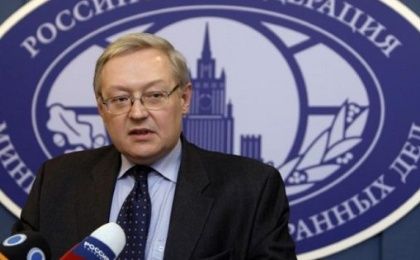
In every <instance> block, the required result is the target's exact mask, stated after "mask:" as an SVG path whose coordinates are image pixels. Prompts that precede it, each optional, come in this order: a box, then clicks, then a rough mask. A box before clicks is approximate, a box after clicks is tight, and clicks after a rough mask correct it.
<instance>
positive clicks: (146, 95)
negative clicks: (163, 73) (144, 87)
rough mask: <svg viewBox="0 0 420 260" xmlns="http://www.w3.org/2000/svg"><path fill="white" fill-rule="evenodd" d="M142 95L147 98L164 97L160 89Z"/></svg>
mask: <svg viewBox="0 0 420 260" xmlns="http://www.w3.org/2000/svg"><path fill="white" fill-rule="evenodd" d="M144 97H145V98H148V99H160V98H163V97H164V94H163V92H161V91H155V92H150V93H145V94H144Z"/></svg>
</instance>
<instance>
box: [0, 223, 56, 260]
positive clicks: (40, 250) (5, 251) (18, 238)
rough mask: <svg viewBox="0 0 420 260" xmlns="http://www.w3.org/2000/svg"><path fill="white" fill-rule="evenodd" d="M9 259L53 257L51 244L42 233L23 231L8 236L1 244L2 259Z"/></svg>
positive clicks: (40, 259) (0, 253) (43, 258)
mask: <svg viewBox="0 0 420 260" xmlns="http://www.w3.org/2000/svg"><path fill="white" fill-rule="evenodd" d="M8 259H28V260H35V259H36V260H46V259H51V250H50V246H49V245H48V243H47V241H46V240H45V239H44V238H43V237H42V236H41V234H40V233H38V232H34V231H29V230H28V231H22V232H20V233H17V234H15V235H12V236H10V237H8V238H6V239H5V240H4V241H3V242H2V243H1V244H0V260H8Z"/></svg>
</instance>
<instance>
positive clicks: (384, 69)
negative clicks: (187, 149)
mask: <svg viewBox="0 0 420 260" xmlns="http://www.w3.org/2000/svg"><path fill="white" fill-rule="evenodd" d="M385 2H386V3H383V2H372V1H369V2H366V3H365V2H363V3H361V2H360V1H340V0H336V1H327V0H325V1H316V2H313V1H291V0H287V1H286V0H285V1H248V0H247V1H232V2H231V3H229V4H226V3H225V2H223V1H207V2H206V1H205V2H200V4H197V3H196V2H195V1H173V2H171V3H167V2H165V1H151V2H147V1H146V2H144V1H119V2H118V4H117V3H112V1H103V2H99V1H94V0H92V1H90V0H87V1H78V2H73V1H72V2H69V3H63V2H61V1H48V2H46V3H42V1H33V3H31V5H27V6H25V7H24V9H25V10H26V12H23V11H21V12H18V13H16V14H15V17H19V18H20V19H16V20H9V21H7V22H5V23H4V24H3V26H2V27H1V28H0V36H1V39H0V50H2V51H3V53H4V55H3V57H2V59H1V60H0V66H1V67H0V69H1V71H2V73H1V74H0V81H1V82H2V86H1V92H2V95H1V97H0V106H1V107H2V109H1V112H0V161H1V164H2V166H0V180H1V181H0V199H1V201H2V203H3V204H4V205H5V206H6V207H7V208H9V209H10V210H11V211H12V212H14V213H15V214H18V212H19V210H20V208H21V207H22V206H23V204H24V202H25V199H26V196H27V194H28V192H29V190H30V187H31V185H32V182H33V180H34V178H35V173H36V170H37V169H38V168H39V167H40V165H41V163H42V162H43V161H45V160H46V159H49V158H51V157H54V156H57V155H60V154H63V153H69V152H73V151H78V150H84V149H92V148H97V147H100V146H104V145H108V144H109V142H110V141H109V138H108V136H107V133H106V131H105V128H104V126H103V124H102V121H101V118H100V116H99V115H98V112H97V108H96V101H95V97H94V92H93V86H92V80H93V70H94V64H95V61H96V59H97V57H98V56H99V55H100V53H101V52H102V51H103V49H104V48H105V47H106V46H107V44H109V43H110V42H112V41H113V40H114V39H116V38H117V37H119V36H120V35H122V34H125V33H129V32H149V33H154V34H157V35H160V36H163V37H164V38H166V39H168V40H169V41H171V42H172V43H173V44H174V45H175V47H176V48H177V49H179V50H180V51H181V52H182V53H183V54H184V55H185V57H186V59H187V61H188V65H189V68H190V73H191V79H192V83H193V101H192V105H191V108H190V113H189V114H188V115H187V116H186V117H185V118H184V122H183V131H184V134H185V136H186V137H187V139H189V140H190V141H191V142H193V143H195V144H197V145H198V146H201V147H203V148H206V149H209V150H213V151H219V152H224V153H232V154H238V155H243V156H247V157H251V158H254V159H256V160H260V161H263V162H264V163H267V164H270V165H273V166H274V167H276V168H277V169H279V171H280V173H281V175H282V178H283V180H284V182H285V185H286V190H287V194H288V197H289V202H290V205H291V220H290V225H289V229H290V231H291V234H292V236H293V238H294V240H295V241H296V244H297V249H298V253H299V254H300V256H301V257H302V259H312V258H316V257H322V256H325V255H328V254H332V253H334V252H336V249H335V248H345V247H349V246H351V245H353V244H355V243H358V242H360V241H362V240H363V239H366V238H368V236H367V235H365V232H370V234H371V235H374V234H375V233H377V232H380V231H381V230H383V229H385V228H386V227H388V226H389V225H391V224H392V223H393V222H395V221H396V220H397V219H399V218H401V217H402V216H403V215H404V214H405V213H407V212H408V211H409V210H410V209H411V208H413V207H414V206H415V205H416V204H417V203H418V202H419V200H420V194H419V183H420V177H419V170H418V169H417V168H418V167H419V159H420V151H419V146H420V117H419V115H418V113H417V112H416V111H418V110H419V105H418V100H419V98H420V89H419V88H418V86H417V85H418V84H417V85H416V82H419V80H420V79H419V75H418V73H417V72H416V69H415V68H418V67H419V66H420V60H419V59H418V57H420V49H419V47H418V46H419V45H420V38H419V26H418V25H417V27H416V26H415V24H416V23H415V22H416V21H415V20H416V19H418V17H416V16H415V15H413V16H410V12H405V16H403V15H401V13H402V10H403V9H404V6H402V5H401V4H398V3H390V4H388V3H387V1H385ZM37 3H39V4H37ZM389 5H391V6H389ZM417 22H418V20H417ZM417 24H418V23H417ZM402 31H404V33H402ZM4 50H7V52H5V51H4ZM337 246H338V247H337Z"/></svg>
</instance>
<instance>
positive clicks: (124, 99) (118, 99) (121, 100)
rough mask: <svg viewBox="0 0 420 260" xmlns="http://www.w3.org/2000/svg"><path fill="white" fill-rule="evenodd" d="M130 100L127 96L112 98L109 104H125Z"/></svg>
mask: <svg viewBox="0 0 420 260" xmlns="http://www.w3.org/2000/svg"><path fill="white" fill-rule="evenodd" d="M129 100H130V97H128V96H119V97H113V98H111V99H110V102H111V103H114V104H118V103H127V102H128V101H129Z"/></svg>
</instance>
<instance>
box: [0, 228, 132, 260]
mask: <svg viewBox="0 0 420 260" xmlns="http://www.w3.org/2000/svg"><path fill="white" fill-rule="evenodd" d="M125 239H126V238H125V233H124V230H123V229H122V228H121V227H120V226H119V225H118V224H116V223H113V222H110V223H107V224H104V225H102V226H100V227H99V228H98V229H96V230H95V231H93V233H92V234H91V235H90V236H88V237H86V238H85V239H83V240H82V242H80V243H78V244H77V245H75V246H74V247H73V248H72V249H70V250H69V251H68V252H67V253H65V254H64V255H63V256H62V257H60V260H85V259H89V260H97V259H100V260H112V259H116V258H117V257H118V255H119V254H120V253H121V251H122V250H123V248H124V246H125V242H126V240H125ZM0 260H1V259H0Z"/></svg>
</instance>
